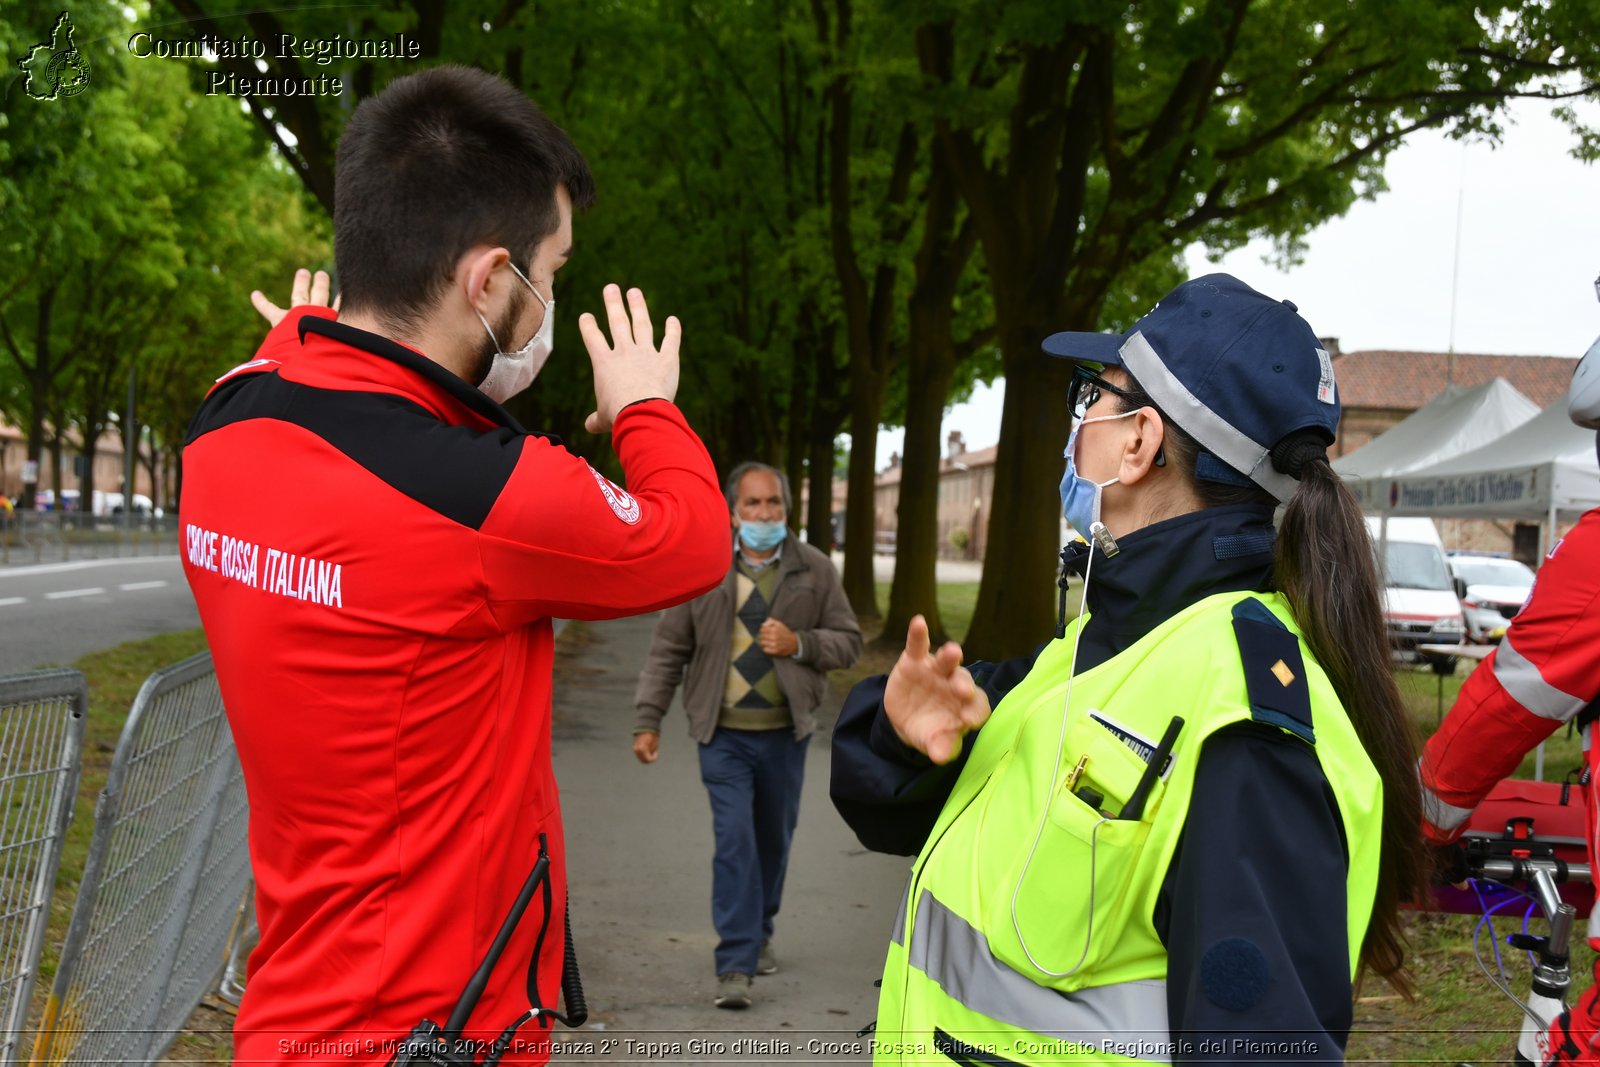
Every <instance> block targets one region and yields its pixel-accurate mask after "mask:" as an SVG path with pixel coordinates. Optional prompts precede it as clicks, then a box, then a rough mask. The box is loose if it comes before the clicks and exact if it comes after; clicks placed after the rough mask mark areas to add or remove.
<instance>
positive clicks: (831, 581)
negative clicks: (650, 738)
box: [633, 536, 861, 744]
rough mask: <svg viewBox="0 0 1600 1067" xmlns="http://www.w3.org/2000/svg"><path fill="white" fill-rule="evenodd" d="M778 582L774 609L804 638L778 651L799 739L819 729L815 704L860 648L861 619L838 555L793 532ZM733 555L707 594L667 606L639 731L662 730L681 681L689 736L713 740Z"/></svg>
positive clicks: (725, 662) (724, 667)
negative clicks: (789, 651)
mask: <svg viewBox="0 0 1600 1067" xmlns="http://www.w3.org/2000/svg"><path fill="white" fill-rule="evenodd" d="M776 566H777V568H778V588H777V591H776V592H774V593H773V595H772V610H771V611H770V612H769V613H768V614H769V617H771V618H774V619H777V620H778V621H779V622H781V623H783V624H784V625H785V626H787V627H789V629H791V630H793V631H794V632H795V634H796V635H798V636H799V638H800V658H798V659H794V658H791V657H788V656H783V657H776V658H774V659H773V661H772V663H773V667H774V669H775V670H776V671H777V675H778V686H779V687H780V688H781V689H782V690H783V695H784V696H785V697H786V698H787V699H788V701H789V711H790V713H791V714H792V715H793V716H794V736H795V739H796V740H799V739H800V738H802V737H809V736H810V734H811V732H812V731H813V730H814V729H816V725H817V722H816V715H815V712H816V708H817V705H818V704H819V703H820V702H821V701H822V697H823V694H824V693H826V692H827V688H828V672H829V671H831V670H835V669H837V668H840V667H848V666H850V665H851V664H852V663H854V662H855V661H856V658H857V657H858V656H860V655H861V627H860V626H859V625H857V623H856V614H855V612H854V611H852V610H850V602H849V600H847V599H846V598H845V595H844V586H843V585H841V584H840V582H839V572H838V571H836V570H834V568H833V561H832V560H830V559H829V558H828V557H827V556H825V555H823V554H822V553H821V552H819V551H818V550H817V549H815V548H812V547H811V546H810V545H808V544H806V543H805V542H803V541H800V540H798V539H796V538H795V537H793V536H790V537H788V538H786V539H785V540H784V542H783V556H782V557H781V558H780V559H779V560H778V562H777V564H776ZM734 575H735V570H734V567H733V564H732V559H731V557H730V560H729V565H728V574H727V576H726V577H725V578H724V579H723V580H722V584H721V585H719V586H718V587H717V588H715V589H713V590H711V592H709V593H706V594H705V595H704V596H701V597H698V598H696V599H694V600H691V601H689V602H688V603H687V604H679V605H678V606H677V607H675V608H668V609H667V610H666V612H665V613H663V614H662V616H661V619H660V621H658V622H657V623H656V631H655V637H654V638H653V639H652V640H651V642H650V653H649V655H648V656H646V657H645V662H644V669H643V670H642V671H641V672H640V674H639V688H638V691H637V692H636V693H635V694H634V698H633V702H634V704H635V705H637V707H638V709H639V714H638V718H637V719H635V720H634V732H636V733H638V732H644V731H648V732H655V733H659V732H660V731H661V719H662V717H663V716H665V715H666V713H667V705H669V704H671V703H672V693H673V691H674V690H675V689H677V688H678V683H679V682H680V681H681V682H682V683H683V707H684V711H685V712H687V713H688V717H689V736H691V737H693V738H694V739H695V740H696V741H699V742H700V743H701V744H709V743H710V741H711V735H712V734H714V733H716V731H717V716H718V714H719V713H720V712H721V711H722V694H723V693H724V691H725V690H726V688H727V683H728V666H729V660H730V654H731V652H732V648H733V598H734V589H735V587H736V585H737V581H736V579H735V577H734Z"/></svg>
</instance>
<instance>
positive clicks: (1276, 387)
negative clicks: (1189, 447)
mask: <svg viewBox="0 0 1600 1067" xmlns="http://www.w3.org/2000/svg"><path fill="white" fill-rule="evenodd" d="M1042 347H1043V348H1044V350H1045V352H1047V353H1048V354H1050V355H1052V356H1057V357H1059V358H1061V359H1070V360H1074V361H1077V362H1079V363H1092V364H1099V365H1100V366H1101V367H1121V368H1122V369H1123V370H1125V371H1127V372H1128V373H1129V374H1130V375H1132V376H1133V379H1134V381H1136V382H1138V383H1139V386H1140V388H1142V389H1143V390H1144V391H1145V392H1146V393H1148V394H1149V395H1150V398H1151V399H1152V400H1154V401H1155V402H1156V407H1158V408H1160V409H1161V412H1162V414H1163V415H1165V416H1166V417H1167V418H1170V419H1172V420H1173V421H1174V422H1176V423H1177V424H1178V425H1179V426H1180V427H1182V428H1183V430H1184V431H1185V432H1186V433H1188V434H1189V436H1191V437H1193V438H1194V439H1195V440H1196V441H1198V442H1199V443H1200V447H1201V448H1203V449H1204V450H1205V451H1206V452H1208V453H1210V455H1209V456H1208V455H1204V454H1202V455H1201V456H1200V458H1199V460H1197V462H1196V465H1195V466H1196V471H1195V473H1196V475H1197V476H1199V477H1209V478H1212V479H1213V480H1217V481H1242V480H1243V479H1241V478H1240V477H1239V476H1240V475H1243V476H1244V478H1247V479H1249V481H1250V482H1252V483H1254V484H1256V485H1259V486H1261V487H1262V488H1263V489H1265V490H1267V491H1268V492H1270V493H1271V494H1272V495H1273V496H1275V497H1277V498H1278V499H1279V500H1288V499H1289V498H1290V497H1291V496H1293V495H1294V491H1295V486H1296V485H1297V484H1298V483H1297V482H1296V480H1295V479H1294V478H1291V477H1290V476H1289V475H1287V474H1283V473H1281V472H1279V471H1278V470H1276V469H1274V468H1273V466H1272V461H1271V458H1270V453H1271V451H1272V447H1273V446H1274V445H1276V444H1277V443H1278V442H1279V441H1281V440H1283V439H1284V438H1285V437H1288V436H1289V435H1290V434H1293V433H1296V432H1297V431H1301V430H1315V431H1318V432H1319V433H1320V435H1321V436H1322V437H1323V438H1324V439H1325V440H1324V443H1325V444H1327V445H1331V444H1333V441H1334V434H1335V433H1336V432H1337V429H1338V426H1339V396H1338V389H1337V387H1336V386H1335V384H1334V380H1333V361H1332V359H1331V358H1330V357H1329V355H1328V352H1327V350H1326V349H1324V348H1323V346H1322V343H1321V342H1320V341H1318V340H1317V335H1316V333H1315V332H1314V331H1313V330H1312V329H1311V326H1310V324H1309V323H1307V322H1306V320H1305V319H1302V318H1301V317H1300V315H1299V309H1298V308H1296V307H1295V306H1294V305H1293V304H1292V303H1290V302H1289V301H1287V300H1281V301H1280V300H1273V299H1271V298H1270V297H1266V296H1262V295H1261V294H1260V293H1258V292H1256V291H1255V290H1254V289H1252V288H1250V287H1249V286H1248V285H1246V284H1244V283H1243V282H1241V281H1240V280H1239V279H1237V278H1235V277H1233V276H1232V275H1229V274H1207V275H1205V276H1204V277H1202V278H1191V279H1190V280H1189V281H1186V282H1184V283H1183V284H1182V285H1180V286H1178V287H1177V288H1176V289H1174V290H1173V291H1172V292H1170V293H1168V294H1167V295H1166V296H1164V297H1162V298H1161V302H1160V303H1159V304H1157V305H1156V306H1155V307H1153V308H1151V309H1150V311H1149V313H1147V314H1146V315H1145V316H1144V317H1143V318H1141V319H1140V320H1139V321H1138V322H1136V323H1134V324H1133V328H1132V329H1131V330H1129V331H1128V332H1127V333H1124V334H1115V333H1056V334H1051V335H1050V336H1049V337H1046V338H1045V339H1044V344H1043V345H1042ZM1212 457H1215V459H1216V460H1220V461H1221V463H1220V464H1218V463H1216V462H1214V461H1213V459H1212ZM1219 468H1225V469H1219Z"/></svg>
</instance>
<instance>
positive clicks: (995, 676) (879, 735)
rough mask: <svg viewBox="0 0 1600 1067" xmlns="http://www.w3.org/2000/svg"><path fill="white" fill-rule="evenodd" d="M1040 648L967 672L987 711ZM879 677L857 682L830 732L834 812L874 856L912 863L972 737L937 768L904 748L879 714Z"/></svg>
mask: <svg viewBox="0 0 1600 1067" xmlns="http://www.w3.org/2000/svg"><path fill="white" fill-rule="evenodd" d="M1043 648H1044V646H1043V645H1040V646H1039V648H1037V649H1034V651H1033V654H1032V655H1031V656H1022V657H1018V658H1017V659H1009V660H1005V661H1004V662H1001V663H988V662H978V663H973V664H971V665H969V666H968V668H967V669H968V670H970V671H971V672H972V677H973V680H974V681H976V682H977V683H978V685H979V687H980V688H982V689H983V691H984V693H985V694H987V695H988V697H989V706H990V707H998V706H999V704H1000V701H1001V699H1002V698H1004V697H1005V695H1006V693H1008V692H1010V691H1011V689H1012V688H1013V687H1015V686H1016V684H1017V683H1018V682H1020V681H1021V680H1022V679H1023V677H1025V676H1026V675H1027V673H1028V671H1029V669H1031V668H1032V667H1033V661H1034V660H1035V659H1037V658H1038V656H1039V653H1040V651H1042V650H1043ZM887 683H888V677H887V676H886V675H881V674H880V675H878V676H877V677H875V678H868V679H866V680H865V681H863V682H860V683H858V684H857V685H856V687H855V688H854V689H852V690H850V694H849V695H848V696H847V697H845V701H844V707H843V708H842V709H841V710H840V712H839V721H838V722H837V723H836V724H835V725H834V728H833V772H832V778H831V780H830V783H829V794H830V795H831V796H832V798H833V806H834V807H835V808H836V809H837V810H838V812H839V814H840V815H841V816H842V817H843V818H844V821H845V822H846V823H847V824H849V826H850V829H851V830H853V831H855V835H856V837H857V838H858V839H860V841H861V843H862V844H863V845H865V846H866V847H867V848H869V849H871V850H872V851H874V852H888V853H891V854H893V855H896V856H915V855H916V854H917V853H918V852H920V851H922V845H923V843H924V842H925V841H927V839H928V834H929V832H930V831H931V830H932V829H933V824H934V823H935V822H937V821H938V819H939V812H940V810H942V809H943V808H944V802H945V800H946V799H948V798H949V796H950V791H951V790H952V789H954V788H955V784H956V779H957V778H958V777H960V775H961V768H962V767H965V766H966V764H967V755H968V754H969V753H970V752H971V751H972V746H973V743H974V742H975V741H976V740H977V737H978V732H977V731H973V732H972V733H970V734H968V735H967V736H966V737H965V738H963V744H962V746H961V755H960V756H958V757H956V758H955V759H953V760H951V761H950V762H949V763H947V764H945V765H944V766H942V767H939V766H935V765H934V764H933V762H932V761H930V760H929V759H928V757H926V756H924V755H923V754H922V753H920V752H918V751H917V750H916V749H914V748H911V747H910V746H909V745H907V744H905V743H904V742H903V741H901V740H900V738H899V737H898V736H897V735H896V734H895V732H894V727H893V726H892V725H890V723H889V717H888V716H887V715H885V714H884V711H883V690H884V686H885V685H886V684H887Z"/></svg>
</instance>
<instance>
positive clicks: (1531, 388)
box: [1333, 349, 1578, 411]
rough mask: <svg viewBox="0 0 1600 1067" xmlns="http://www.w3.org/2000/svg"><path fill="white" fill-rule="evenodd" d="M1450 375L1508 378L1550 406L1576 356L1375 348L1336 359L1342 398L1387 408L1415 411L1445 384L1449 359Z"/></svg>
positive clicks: (1463, 379) (1478, 381) (1348, 404)
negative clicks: (1480, 353)
mask: <svg viewBox="0 0 1600 1067" xmlns="http://www.w3.org/2000/svg"><path fill="white" fill-rule="evenodd" d="M1452 360H1453V366H1451V367H1450V368H1449V375H1450V377H1449V380H1450V381H1453V382H1454V383H1455V384H1456V385H1466V386H1473V385H1482V384H1483V383H1484V382H1488V381H1493V380H1494V379H1495V378H1504V379H1505V380H1506V381H1508V382H1510V383H1511V384H1512V385H1513V386H1515V387H1516V389H1517V391H1518V392H1520V393H1522V394H1523V395H1524V396H1526V397H1527V398H1528V399H1529V400H1532V401H1533V402H1534V403H1535V404H1538V405H1539V406H1540V407H1541V408H1543V407H1548V406H1549V405H1550V404H1552V403H1554V402H1555V401H1556V399H1557V398H1559V397H1561V396H1563V395H1565V393H1566V391H1567V386H1568V384H1569V383H1570V382H1571V381H1572V369H1573V368H1574V367H1576V366H1577V365H1578V361H1577V360H1576V359H1569V358H1566V357H1563V356H1478V355H1471V354H1467V353H1462V352H1457V353H1456V354H1455V355H1454V356H1448V355H1446V354H1445V353H1443V352H1391V351H1387V350H1382V349H1372V350H1368V351H1365V352H1346V353H1344V354H1343V355H1340V356H1337V357H1335V358H1334V361H1333V371H1334V376H1335V378H1336V379H1337V380H1338V382H1339V402H1340V403H1341V404H1342V405H1343V406H1344V407H1345V408H1346V409H1347V410H1348V409H1350V408H1387V409H1399V410H1403V411H1414V410H1416V409H1417V408H1420V407H1421V406H1422V405H1424V404H1426V403H1427V402H1428V401H1430V400H1432V399H1433V398H1434V397H1436V396H1438V395H1439V392H1440V391H1441V390H1442V389H1444V387H1445V381H1446V373H1447V363H1449V362H1450V361H1452Z"/></svg>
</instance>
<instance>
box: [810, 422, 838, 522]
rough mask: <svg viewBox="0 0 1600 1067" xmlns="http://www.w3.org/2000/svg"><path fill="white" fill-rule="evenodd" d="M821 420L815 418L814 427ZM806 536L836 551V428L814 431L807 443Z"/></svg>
mask: <svg viewBox="0 0 1600 1067" xmlns="http://www.w3.org/2000/svg"><path fill="white" fill-rule="evenodd" d="M816 424H817V420H815V419H813V421H812V426H813V428H814V427H815V426H816ZM806 477H807V485H808V489H809V492H808V494H807V501H806V536H807V537H808V538H809V539H810V541H811V543H812V544H813V545H816V546H817V547H818V548H820V549H822V551H824V552H832V551H833V431H832V430H831V429H828V430H826V431H825V432H823V433H816V432H813V433H811V435H810V439H809V440H808V441H807V442H806Z"/></svg>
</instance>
